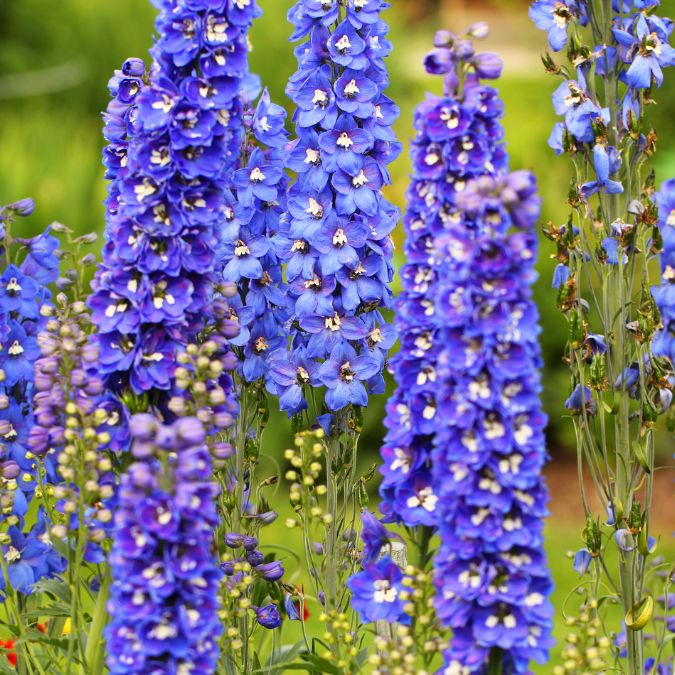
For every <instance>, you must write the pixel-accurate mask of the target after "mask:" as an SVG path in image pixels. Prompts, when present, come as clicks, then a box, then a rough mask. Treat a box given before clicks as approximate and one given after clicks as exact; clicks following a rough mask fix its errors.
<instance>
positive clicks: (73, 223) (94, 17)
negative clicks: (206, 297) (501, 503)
mask: <svg viewBox="0 0 675 675" xmlns="http://www.w3.org/2000/svg"><path fill="white" fill-rule="evenodd" d="M259 2H260V4H261V5H262V7H263V10H264V16H263V18H262V19H260V20H259V21H257V23H256V26H255V29H254V31H253V35H252V43H253V52H252V54H251V67H252V70H253V71H254V72H257V73H259V74H260V75H261V77H262V80H263V82H264V84H266V85H267V86H268V87H269V88H270V90H271V92H272V96H273V98H274V99H275V100H276V101H277V102H279V103H282V104H284V105H288V101H287V100H286V98H285V95H284V88H285V83H286V80H287V79H288V76H289V75H290V74H291V73H292V72H293V71H294V70H295V60H294V57H293V53H292V46H291V45H289V43H288V35H289V34H290V28H289V25H288V24H287V23H286V19H285V15H286V11H287V9H288V8H289V6H290V5H291V4H292V0H259ZM392 4H393V5H394V7H393V8H392V9H391V10H390V11H389V12H387V17H386V18H387V20H388V21H389V22H390V23H391V26H392V39H393V42H394V45H395V50H394V53H393V55H392V57H391V58H390V59H389V67H390V70H391V80H392V86H391V90H390V92H389V94H390V95H391V96H392V98H394V100H396V101H397V102H398V103H399V104H400V106H401V110H402V115H401V118H400V119H399V121H398V123H397V132H398V136H399V138H400V139H401V140H402V141H403V142H404V143H405V144H406V145H407V144H408V141H409V139H410V138H411V136H412V134H413V129H412V112H413V108H414V106H415V105H416V104H417V103H418V102H419V101H420V100H421V99H422V98H423V96H424V93H425V91H426V90H432V91H437V90H438V88H439V86H440V82H439V81H437V79H438V78H436V79H434V78H430V77H428V76H426V75H425V74H424V71H423V68H422V58H423V56H424V54H425V52H426V51H427V50H428V48H429V47H430V44H431V39H432V36H433V34H434V31H435V30H437V29H439V28H450V29H452V30H455V31H462V30H463V29H465V28H466V27H468V26H469V25H470V24H471V23H473V22H474V21H477V20H479V19H483V20H487V21H489V22H490V24H491V26H492V34H491V36H490V38H489V39H488V40H487V41H486V43H485V48H486V49H489V50H494V51H499V52H500V53H501V54H502V56H503V57H504V60H505V63H506V68H505V74H504V78H503V79H502V81H501V82H500V84H499V88H500V91H501V93H502V95H503V97H504V99H505V102H506V110H507V114H506V120H505V126H506V131H507V136H506V138H507V141H508V145H509V149H510V152H511V164H512V168H514V169H520V168H528V169H532V170H533V171H535V173H536V174H537V176H538V178H539V182H540V188H541V193H542V196H543V198H544V212H543V215H542V222H543V223H545V222H546V221H548V220H552V221H554V222H555V223H557V224H561V223H563V222H564V221H565V220H566V218H567V212H566V209H565V205H564V199H565V194H566V190H567V186H568V181H569V179H570V172H569V163H568V162H567V160H566V159H564V158H561V159H556V158H555V156H554V155H553V152H552V151H551V150H550V149H549V148H548V146H547V139H548V136H549V133H550V130H551V127H552V125H553V123H554V122H555V121H556V118H555V115H554V113H553V110H552V108H551V102H550V94H551V92H552V91H553V89H554V88H555V86H557V82H556V81H555V80H553V79H551V78H550V77H547V76H546V75H545V74H544V73H543V68H542V66H541V63H540V58H539V57H540V54H541V53H542V51H543V49H544V48H545V35H544V34H543V33H540V32H539V31H537V30H536V29H535V28H534V27H533V26H532V25H531V23H530V21H529V19H528V17H527V7H528V2H526V1H525V0H494V1H493V2H487V1H486V2H481V1H478V0H392ZM660 14H661V15H669V16H673V15H675V0H664V1H663V2H662V11H661V12H660ZM154 16H155V10H154V8H153V7H152V6H151V5H150V3H149V2H147V1H145V0H60V1H59V2H53V0H0V203H7V202H10V201H14V200H16V199H19V198H22V197H24V196H32V197H34V198H35V200H36V204H37V210H36V213H35V214H34V215H33V216H32V217H31V218H30V219H29V220H28V221H27V224H26V228H27V232H26V234H33V233H36V232H37V231H38V230H39V229H41V228H43V227H44V226H45V225H47V224H48V223H50V222H52V221H54V220H58V221H60V222H63V223H65V224H67V225H68V226H70V227H71V228H73V229H74V230H75V231H76V232H77V233H78V234H82V233H84V232H88V231H97V232H101V231H102V229H103V224H104V220H103V218H104V209H103V206H102V204H101V202H102V200H103V198H104V195H105V183H104V181H103V170H102V167H101V162H100V153H101V148H102V144H103V139H102V136H101V119H100V111H102V110H104V109H105V106H106V104H107V100H108V92H107V88H106V83H107V80H108V78H109V77H110V75H111V74H112V72H113V70H114V69H115V68H117V67H119V66H120V64H121V63H122V62H123V60H124V59H125V58H126V57H128V56H140V57H147V51H148V48H149V47H150V44H151V39H152V34H153V21H154ZM672 80H673V75H672V74H671V76H670V80H669V79H668V77H667V78H666V85H665V86H664V88H663V89H662V90H661V91H659V92H658V105H657V106H654V107H652V108H651V109H650V121H651V123H652V124H653V126H654V127H655V128H656V129H657V130H658V131H659V132H660V136H661V138H660V141H659V153H658V155H657V159H656V163H655V168H656V169H657V173H658V177H659V179H660V180H665V179H666V178H668V177H671V176H673V175H675V152H674V150H675V134H673V133H672V129H673V127H672V121H673V119H675V89H674V88H673V87H672V84H669V83H670V82H672ZM409 168H410V165H409V161H408V159H407V154H406V153H404V154H403V155H402V157H401V158H400V159H399V160H398V161H397V162H396V163H395V165H394V166H393V167H392V175H393V179H394V185H393V186H392V188H391V189H390V190H389V197H390V199H392V200H393V201H395V202H396V203H397V204H398V205H399V206H400V207H401V208H404V206H405V204H404V191H405V188H406V186H407V181H408V173H409ZM397 241H398V245H399V255H400V244H401V233H400V232H399V234H398V239H397ZM551 253H552V248H551V247H550V246H549V244H548V243H547V242H546V241H542V246H541V254H540V271H541V281H540V283H539V284H538V285H537V288H536V295H537V300H538V302H539V306H540V309H541V315H542V325H543V333H542V345H543V351H544V357H545V361H546V370H545V373H544V384H545V405H546V408H547V411H548V413H549V415H550V417H551V422H550V426H549V431H548V434H549V448H550V451H551V453H552V455H553V456H554V458H555V461H554V462H553V463H552V467H551V469H550V474H549V481H550V482H551V483H552V484H554V486H555V489H554V490H553V493H554V495H553V496H554V500H553V506H552V511H553V518H554V519H553V523H552V525H551V526H550V527H551V530H553V529H555V532H556V536H555V538H554V541H552V545H551V548H552V550H553V551H554V552H555V555H554V556H552V557H553V558H554V560H553V565H554V572H555V575H556V579H557V581H558V585H559V587H560V591H559V599H562V598H563V597H564V596H565V594H566V592H567V590H568V589H569V588H570V584H571V583H573V582H572V578H573V577H570V576H569V574H570V568H571V564H570V563H569V562H568V561H566V560H565V559H564V557H563V556H561V553H562V552H563V551H565V550H566V549H567V548H572V547H578V543H579V536H578V534H576V532H578V531H579V530H580V529H581V527H578V529H577V527H576V525H579V524H580V521H579V520H576V525H574V526H573V525H572V523H573V522H575V519H576V518H577V517H578V515H579V510H578V502H579V499H578V497H577V494H578V490H577V488H576V475H575V469H574V466H573V464H574V462H573V460H572V457H571V455H572V454H573V450H572V448H573V438H572V429H571V424H569V421H568V420H566V419H564V418H563V417H562V414H561V411H563V407H562V404H563V402H564V400H565V398H566V397H567V394H568V381H569V380H568V376H567V372H566V369H565V367H564V366H563V365H562V363H561V361H560V356H561V352H562V349H563V347H564V342H565V324H564V321H563V320H562V318H561V317H560V315H559V313H558V311H557V309H556V308H555V295H554V292H553V291H552V290H551V288H550V278H551V273H552V269H553V263H552V262H551V260H550V259H549V255H550V254H551ZM399 262H400V259H399ZM383 399H384V397H378V399H374V400H373V404H372V405H371V406H370V407H369V410H368V414H367V424H366V430H365V433H364V439H363V444H362V447H363V460H364V462H368V463H369V462H370V461H374V460H375V458H376V456H377V449H378V447H379V443H380V439H381V434H382V426H381V420H382V417H383V408H384V400H383ZM271 427H272V429H270V433H269V434H268V436H267V439H268V440H267V444H266V445H268V444H269V446H268V447H267V450H268V452H269V453H270V454H276V455H277V456H278V453H279V452H280V451H281V450H282V449H283V448H284V447H285V446H286V445H287V444H288V443H289V440H290V439H289V431H288V425H287V423H286V422H285V420H284V419H282V418H281V417H280V416H275V417H274V418H273V419H272V421H271ZM662 438H663V440H662V446H663V449H664V450H666V453H665V454H666V456H669V455H671V454H672V447H671V446H672V441H671V439H667V438H666V436H665V433H664V434H662ZM668 447H671V451H670V452H668V451H667V448H668ZM570 460H572V461H570ZM667 473H668V472H665V473H664V474H662V475H663V476H664V478H663V480H662V481H661V483H662V486H663V489H662V491H661V493H659V494H666V495H668V494H670V493H672V487H671V485H672V479H671V478H669V477H668V476H667ZM671 475H672V474H671ZM668 511H669V509H667V508H666V509H665V515H664V516H662V520H663V523H662V530H661V531H662V532H663V534H666V533H667V532H668V531H669V530H672V525H673V522H672V515H669V514H668ZM669 523H670V524H669ZM561 526H562V527H561ZM668 546H670V544H668ZM560 630H562V626H560V627H559V631H560ZM541 672H551V671H550V669H544V670H542V671H541Z"/></svg>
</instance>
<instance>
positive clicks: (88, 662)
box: [82, 566, 111, 675]
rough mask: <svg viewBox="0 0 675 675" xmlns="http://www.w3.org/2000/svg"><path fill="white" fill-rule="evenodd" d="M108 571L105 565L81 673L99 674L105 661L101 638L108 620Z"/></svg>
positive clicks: (109, 581)
mask: <svg viewBox="0 0 675 675" xmlns="http://www.w3.org/2000/svg"><path fill="white" fill-rule="evenodd" d="M110 583H111V578H110V571H109V568H108V567H107V566H106V574H105V577H104V579H103V582H102V583H101V588H100V590H99V592H98V597H97V598H96V607H95V609H94V616H93V617H92V620H91V625H90V626H89V634H88V636H87V648H86V651H85V654H84V659H85V665H84V666H83V670H82V673H83V675H99V674H100V673H103V667H104V662H105V658H104V656H105V654H104V652H105V650H104V646H105V641H104V639H103V629H104V628H105V625H106V622H107V620H108V610H107V608H106V605H107V602H108V597H109V595H110Z"/></svg>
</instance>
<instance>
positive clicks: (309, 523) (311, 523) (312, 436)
mask: <svg viewBox="0 0 675 675" xmlns="http://www.w3.org/2000/svg"><path fill="white" fill-rule="evenodd" d="M323 439H324V432H323V429H315V430H312V431H304V432H301V433H299V434H297V435H296V437H295V448H289V449H288V450H286V451H285V452H284V459H286V460H287V461H288V462H289V463H290V465H291V468H290V469H289V470H288V471H286V480H287V481H288V482H289V483H290V488H289V499H290V502H291V506H292V507H293V510H294V511H295V517H292V518H288V519H287V521H286V525H287V527H289V528H293V527H296V526H298V525H300V524H302V527H303V529H304V530H305V532H310V531H314V530H315V529H316V527H321V526H323V525H328V524H329V523H331V522H332V520H333V514H331V513H327V512H326V511H325V507H324V498H325V495H326V493H327V491H328V488H327V486H326V484H325V483H321V476H322V474H323V462H322V459H323V457H324V455H325V452H326V450H325V445H324V442H323Z"/></svg>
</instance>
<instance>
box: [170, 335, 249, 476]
mask: <svg viewBox="0 0 675 675" xmlns="http://www.w3.org/2000/svg"><path fill="white" fill-rule="evenodd" d="M176 358H177V361H178V363H179V366H178V368H176V372H175V386H176V390H177V391H178V393H177V394H176V395H175V396H173V397H172V398H171V400H170V401H169V409H170V410H171V412H173V413H174V415H176V416H177V417H196V418H197V419H198V420H199V421H200V422H201V423H202V424H203V425H204V427H205V428H206V429H208V430H209V432H210V442H209V447H210V448H211V453H212V455H213V462H214V468H215V469H216V470H220V469H222V468H223V467H224V465H225V462H226V460H227V459H228V458H229V457H231V456H232V454H233V450H232V446H231V445H230V444H229V443H227V442H225V438H226V436H227V431H228V430H229V429H230V428H231V427H232V425H233V424H234V421H235V417H236V415H237V403H236V401H235V400H234V397H233V395H232V376H231V373H232V371H233V370H234V368H235V367H236V358H235V356H234V354H233V353H232V350H231V349H230V347H229V345H228V344H227V341H226V340H222V339H217V338H215V337H212V338H209V339H208V340H206V342H204V343H202V344H196V343H191V344H188V345H187V346H186V348H185V350H184V351H182V352H180V353H179V354H178V355H177V357H176Z"/></svg>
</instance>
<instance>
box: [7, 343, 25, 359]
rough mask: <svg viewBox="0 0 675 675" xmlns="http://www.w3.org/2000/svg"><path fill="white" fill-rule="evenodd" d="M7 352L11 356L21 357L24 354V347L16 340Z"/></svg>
mask: <svg viewBox="0 0 675 675" xmlns="http://www.w3.org/2000/svg"><path fill="white" fill-rule="evenodd" d="M7 352H8V353H9V355H10V356H21V354H23V347H22V346H21V343H20V342H19V341H18V340H14V342H12V345H11V346H10V348H9V349H8V350H7Z"/></svg>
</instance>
